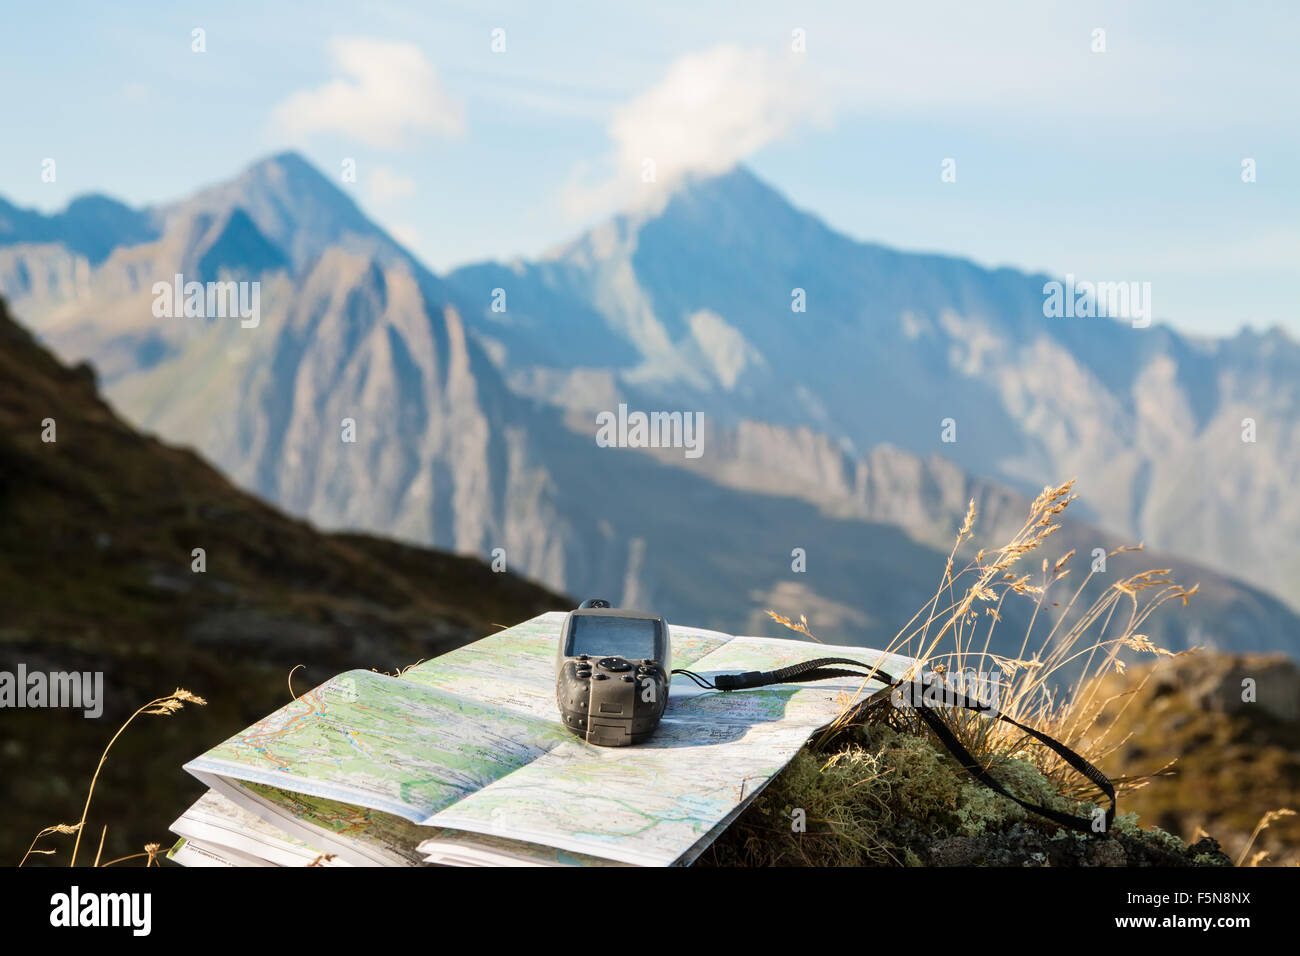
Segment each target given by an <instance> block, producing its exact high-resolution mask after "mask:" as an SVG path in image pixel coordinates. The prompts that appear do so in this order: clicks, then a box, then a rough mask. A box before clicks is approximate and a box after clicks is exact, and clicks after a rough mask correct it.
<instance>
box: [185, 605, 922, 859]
mask: <svg viewBox="0 0 1300 956" xmlns="http://www.w3.org/2000/svg"><path fill="white" fill-rule="evenodd" d="M563 621H564V614H563V613H562V612H551V613H548V614H543V615H541V616H539V617H536V618H533V619H532V620H530V621H526V622H524V623H522V624H519V625H517V626H515V627H511V628H508V629H506V630H504V631H501V632H500V633H498V634H494V635H492V636H490V637H486V638H484V639H483V640H480V641H477V642H475V643H473V644H470V645H467V646H466V647H463V648H460V649H458V650H455V651H451V652H450V653H447V654H444V655H442V656H441V657H438V658H436V659H434V660H431V661H425V662H423V663H420V664H417V665H416V666H414V667H411V668H409V669H407V670H405V671H403V672H402V673H401V674H399V675H396V676H390V675H386V674H379V673H375V672H373V671H361V670H357V671H348V672H346V673H343V674H340V675H338V676H337V677H334V678H332V679H331V680H329V681H327V682H325V683H324V684H322V685H321V686H319V687H317V688H315V689H314V690H312V691H309V692H308V693H305V694H303V695H302V696H301V697H299V698H297V699H296V700H295V701H293V702H292V703H289V704H287V705H285V706H284V707H282V708H281V709H280V710H278V711H276V712H275V713H273V714H271V715H270V716H269V717H267V718H266V719H265V720H262V721H260V722H258V723H256V724H254V725H253V726H251V727H249V728H248V729H246V730H244V731H243V732H241V733H239V734H237V735H235V736H234V737H231V738H230V739H229V740H227V741H226V742H225V743H222V744H220V745H219V746H217V747H214V748H213V749H212V750H210V751H208V752H207V753H205V754H204V755H203V756H201V757H198V758H197V759H195V760H192V761H190V762H189V763H188V764H186V765H185V769H186V770H188V771H189V772H190V773H192V774H194V776H196V777H197V778H199V780H201V781H203V782H204V783H206V784H207V785H208V786H209V787H210V788H211V792H210V793H209V794H208V795H207V796H205V797H204V798H203V799H202V800H200V801H199V802H198V803H197V804H195V806H194V807H192V808H191V809H190V810H189V811H187V812H186V813H185V814H184V815H183V816H182V817H181V818H180V819H179V820H177V821H176V823H175V824H174V825H173V830H174V831H175V832H176V833H177V834H178V835H179V836H181V837H182V840H181V842H180V843H178V844H177V846H176V848H174V849H173V854H172V855H173V858H174V859H176V860H177V861H178V862H187V863H195V864H199V863H202V865H243V864H245V863H247V862H248V860H249V859H250V858H254V859H256V860H260V861H261V862H262V863H263V865H265V864H268V863H269V864H274V865H308V864H312V865H323V864H326V863H328V864H331V865H338V864H340V863H342V864H351V865H358V866H375V865H418V864H422V863H426V862H437V863H451V864H464V865H474V864H528V863H535V864H542V865H566V864H568V865H573V864H578V865H610V864H632V865H642V866H667V865H672V864H679V865H684V864H689V863H691V862H692V861H693V860H694V859H695V858H696V857H697V856H698V855H699V854H700V853H701V852H702V851H703V850H704V849H705V848H706V847H707V846H708V845H709V843H711V842H712V841H713V839H714V838H716V837H717V835H718V834H719V833H721V832H722V831H723V830H724V829H725V828H726V826H727V825H728V824H729V823H730V822H731V821H732V820H734V819H735V817H736V816H737V815H738V814H739V813H740V812H741V810H743V809H744V807H745V806H746V805H747V804H748V803H749V802H750V801H752V800H753V798H754V797H755V796H756V795H757V794H758V792H759V791H760V790H761V789H762V788H763V787H764V786H766V785H767V783H768V782H769V781H770V780H771V779H772V777H773V776H775V775H776V774H777V773H778V772H779V771H780V770H781V769H782V768H783V767H784V766H785V765H786V763H788V762H789V760H790V759H791V758H792V757H793V756H794V754H795V753H796V752H797V751H798V750H799V748H800V747H802V746H803V744H804V743H805V742H806V741H807V740H808V738H809V736H810V735H811V734H812V733H813V732H814V731H815V730H817V729H818V728H820V727H822V726H824V725H825V724H827V723H829V722H830V721H831V720H833V719H834V718H835V717H836V716H837V715H838V714H839V713H840V712H841V711H842V710H843V709H844V708H845V706H846V705H847V704H848V703H850V702H852V701H853V700H855V699H859V698H860V696H861V695H863V694H864V693H870V692H874V691H875V690H878V689H879V688H880V687H881V686H882V685H880V684H878V683H875V682H871V683H867V682H864V681H863V680H862V679H860V678H841V679H834V680H827V681H819V682H816V683H809V684H785V685H778V686H771V687H763V688H755V689H753V690H746V691H740V692H735V693H722V692H720V691H707V690H701V689H700V688H698V687H696V686H695V685H694V684H692V683H691V682H690V681H689V680H687V679H684V678H682V677H680V676H678V677H675V678H674V680H673V684H672V687H671V691H670V696H669V702H668V708H667V712H666V714H665V716H664V719H663V721H662V723H661V724H660V726H659V728H658V730H657V731H656V732H655V734H654V736H653V737H652V738H651V739H650V740H649V741H648V742H646V743H644V744H639V745H637V746H633V747H616V748H603V747H596V746H593V745H590V744H587V743H585V742H584V741H582V740H581V739H579V738H578V737H575V736H574V735H573V734H571V733H570V732H569V731H568V730H566V729H565V727H564V726H563V724H562V723H561V722H560V715H559V712H558V711H557V709H556V703H555V657H556V648H557V644H558V641H559V634H560V627H561V625H562V623H563ZM672 654H673V666H674V667H687V668H690V669H691V670H692V671H694V672H696V673H698V674H701V675H703V676H705V677H708V676H711V675H716V674H722V673H734V672H738V671H754V670H771V669H774V668H778V667H785V666H787V665H790V664H794V663H798V662H801V661H805V660H808V659H810V658H814V657H826V656H835V657H847V658H852V659H854V660H858V661H861V662H862V663H864V664H867V665H874V664H877V663H879V664H880V666H881V667H882V668H883V669H884V670H885V671H886V672H889V673H895V674H901V673H902V672H903V671H905V670H906V668H907V665H908V663H909V662H908V661H906V660H905V659H902V658H898V657H893V656H891V655H883V654H881V653H880V652H879V651H873V650H869V649H866V648H861V647H834V646H828V645H824V644H814V643H811V642H807V641H797V640H782V639H775V638H760V637H733V636H731V635H728V634H721V633H718V632H716V631H707V630H701V629H698V628H690V627H680V626H672Z"/></svg>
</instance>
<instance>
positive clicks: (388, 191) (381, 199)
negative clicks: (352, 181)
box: [366, 166, 415, 205]
mask: <svg viewBox="0 0 1300 956" xmlns="http://www.w3.org/2000/svg"><path fill="white" fill-rule="evenodd" d="M366 191H367V193H368V194H369V196H370V201H371V202H373V203H376V204H380V205H382V204H383V203H386V202H391V201H392V200H394V199H405V198H407V197H408V196H414V195H415V180H413V179H411V177H409V176H403V175H402V174H401V173H399V172H397V171H395V170H393V169H390V168H389V167H387V166H376V167H375V170H374V172H372V173H371V174H370V176H369V177H368V178H367V179H366Z"/></svg>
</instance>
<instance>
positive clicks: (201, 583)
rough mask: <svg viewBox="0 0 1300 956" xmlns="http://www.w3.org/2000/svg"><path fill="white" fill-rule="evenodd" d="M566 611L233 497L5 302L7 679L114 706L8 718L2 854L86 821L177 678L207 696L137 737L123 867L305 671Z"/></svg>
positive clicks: (529, 593) (408, 551) (124, 799)
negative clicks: (50, 427)
mask: <svg viewBox="0 0 1300 956" xmlns="http://www.w3.org/2000/svg"><path fill="white" fill-rule="evenodd" d="M46 419H53V421H54V428H55V431H54V434H53V437H54V438H55V440H54V441H52V442H45V441H42V432H43V431H44V430H45V427H46V426H45V425H44V424H43V422H44V421H45V420H46ZM196 548H201V549H203V551H204V556H203V558H204V562H205V568H204V570H202V571H201V572H200V571H196V570H195V569H194V562H195V557H194V549H196ZM566 606H571V604H570V602H569V600H568V599H567V598H561V597H560V596H558V595H556V594H554V593H553V592H550V591H547V590H545V589H543V588H541V587H539V586H537V585H534V584H531V583H529V582H527V581H524V580H521V579H520V578H518V577H515V576H514V575H511V574H497V573H493V572H492V570H491V569H489V568H488V567H487V566H486V565H484V564H482V563H481V562H479V561H476V560H473V559H469V558H463V557H455V556H452V555H448V554H443V553H439V552H434V551H425V550H421V549H416V548H411V547H408V546H404V545H400V544H397V543H394V542H388V541H382V540H379V539H375V538H370V537H366V536H362V535H325V534H321V533H320V532H318V531H316V530H315V529H313V528H312V527H311V526H309V525H307V524H304V523H302V522H300V521H296V520H293V519H290V518H288V517H286V516H285V515H284V514H282V513H281V512H279V511H276V510H275V509H273V508H270V507H268V506H266V505H264V504H262V503H261V502H259V501H257V500H255V499H253V498H251V497H250V496H248V495H246V494H244V493H242V492H239V491H237V490H235V489H234V488H233V487H231V485H230V484H229V483H228V482H227V481H226V480H225V479H224V478H222V477H221V476H220V475H218V474H217V473H216V472H215V471H214V470H213V469H212V468H211V467H210V466H208V465H207V464H206V463H205V462H204V461H202V460H201V459H199V458H198V457H197V456H195V455H194V454H193V453H192V452H189V451H184V450H180V449H176V448H172V447H169V446H166V445H163V444H160V443H159V442H157V441H155V440H154V439H151V438H146V437H144V436H143V435H141V434H139V433H138V432H136V431H134V430H133V429H131V428H130V427H129V426H127V425H126V424H125V423H123V422H122V421H121V419H119V418H118V417H117V416H116V415H115V414H114V413H113V412H112V411H111V410H110V409H109V408H108V407H107V406H106V405H105V404H104V403H103V401H102V400H101V399H100V398H99V397H98V395H97V394H96V389H95V384H94V377H93V374H91V373H90V371H89V369H88V368H86V367H81V368H77V369H68V368H66V367H64V366H62V365H60V364H59V363H58V362H57V361H56V360H55V359H54V358H53V357H51V356H50V355H49V353H47V352H46V351H45V350H43V349H42V348H40V347H39V346H38V345H37V344H36V343H35V342H34V341H33V340H32V339H31V337H30V335H28V334H27V333H26V332H24V331H22V330H21V329H19V328H18V327H17V326H16V325H15V324H14V323H13V322H12V321H11V320H10V318H9V316H8V314H7V311H6V309H5V306H4V303H3V300H0V670H3V671H8V672H11V673H12V672H14V671H15V670H16V668H17V666H18V664H20V663H22V664H24V665H26V667H27V669H28V671H29V672H34V671H47V672H48V671H70V670H78V671H87V670H89V671H103V672H104V697H105V701H104V704H105V706H104V714H103V717H102V718H101V719H98V720H87V719H84V718H83V717H82V715H81V713H80V712H77V711H51V710H11V709H5V710H3V711H0V726H2V727H3V737H4V740H5V744H4V747H3V748H0V781H3V789H4V805H5V808H6V812H7V814H8V815H9V818H10V822H11V824H13V825H12V826H10V827H7V828H6V830H5V833H6V834H7V838H8V839H11V840H15V841H17V840H20V839H21V840H22V841H24V842H23V845H22V846H18V845H16V844H5V845H3V846H0V858H2V859H5V860H7V861H9V862H10V863H13V862H16V861H17V858H18V857H19V856H21V854H22V851H23V850H24V849H25V848H26V841H28V840H30V839H31V837H32V836H34V835H35V833H36V832H37V831H38V830H39V829H40V828H42V827H44V826H47V825H50V824H52V823H56V822H67V821H68V820H69V819H71V820H75V819H76V816H77V813H78V812H79V808H80V806H81V799H82V798H83V797H84V787H85V786H86V784H87V783H88V781H89V778H90V774H91V772H92V771H93V770H94V765H95V761H96V759H97V756H98V753H99V751H100V750H101V749H102V747H103V746H104V744H105V743H107V740H108V737H109V736H110V735H111V734H112V732H113V730H114V729H115V728H116V726H117V724H118V723H119V722H120V721H121V720H123V719H124V718H125V717H126V716H127V715H129V714H130V712H131V711H132V710H134V709H135V708H136V707H138V706H140V705H141V704H142V703H144V702H146V701H148V700H150V699H152V698H154V697H157V696H159V695H162V694H166V693H168V692H170V691H171V690H172V688H174V687H176V686H182V687H186V688H187V689H189V690H191V691H193V692H195V693H197V694H200V695H201V696H204V697H206V698H207V699H208V701H209V706H208V707H206V708H199V709H197V710H193V709H187V710H186V711H185V712H184V713H183V714H180V715H177V716H176V717H173V718H170V719H167V720H162V719H157V718H148V719H147V720H146V722H145V723H144V724H141V725H137V726H134V727H133V728H132V729H131V730H130V731H128V732H127V734H126V735H124V736H123V738H122V739H121V740H120V741H119V743H118V744H117V746H116V747H115V749H114V751H113V757H112V759H110V761H109V763H108V764H107V766H106V767H105V771H104V776H103V777H102V778H101V780H100V783H99V786H98V788H97V797H96V805H97V807H98V812H97V813H96V814H95V815H94V816H93V817H92V824H95V829H96V833H97V831H98V824H101V823H108V824H109V825H110V829H109V840H108V844H107V846H106V849H105V852H106V853H109V857H107V858H112V857H114V856H119V855H123V854H125V853H128V852H136V851H138V850H139V847H140V845H141V844H142V843H143V842H145V841H146V840H158V839H161V838H162V837H163V836H164V834H165V829H166V826H167V824H168V823H169V822H170V821H171V820H172V819H173V817H174V816H175V815H176V814H177V813H178V812H179V811H180V810H181V809H183V808H184V806H185V805H186V804H187V803H188V802H189V801H190V800H192V799H194V798H196V797H197V795H198V793H199V792H201V790H202V787H201V786H198V785H196V784H195V783H194V782H193V781H192V780H189V779H188V778H187V776H186V775H185V774H182V773H181V772H180V771H179V769H178V768H179V767H180V765H181V764H182V763H183V762H184V761H185V760H187V759H189V758H190V757H192V756H194V753H195V752H196V747H199V746H200V744H201V743H202V741H205V740H206V741H217V740H220V739H223V738H224V737H226V736H228V735H229V734H230V733H233V732H234V731H236V730H238V729H239V728H240V727H242V726H246V725H247V724H248V723H250V722H252V721H254V720H256V719H258V718H260V717H261V716H262V715H263V714H265V713H267V712H269V711H270V710H271V709H272V708H274V707H276V706H279V705H280V704H281V703H283V702H284V699H285V695H286V694H287V693H288V689H287V687H286V684H285V678H286V676H287V675H288V673H289V671H290V669H292V668H293V667H295V666H296V665H300V664H301V665H305V670H302V671H299V673H298V674H297V675H296V677H295V687H296V689H297V692H299V693H300V692H301V691H302V690H303V689H304V688H306V687H310V686H313V685H314V684H316V683H319V682H320V681H322V680H324V679H326V678H327V677H329V676H332V675H333V674H335V673H337V672H338V671H340V670H343V669H346V668H350V667H365V668H370V667H375V668H382V669H392V668H394V667H399V666H404V665H406V664H410V663H413V662H414V661H416V660H418V659H420V658H425V657H431V656H434V655H436V654H438V653H441V652H442V651H445V650H448V649H450V648H452V647H455V646H458V645H460V644H462V643H465V642H466V641H470V640H473V639H475V638H477V637H480V636H482V635H483V634H486V633H490V632H492V631H493V630H495V628H496V626H497V625H498V624H508V623H513V622H516V621H519V620H523V619H526V618H528V617H530V616H532V615H534V614H537V613H540V612H541V611H544V610H551V609H557V608H563V607H566ZM32 741H42V745H41V747H40V748H35V747H34V746H33V745H32V743H31V742H32ZM51 741H57V745H55V746H52V745H51ZM196 741H197V742H198V743H196ZM142 802H145V803H147V804H148V805H149V808H150V809H149V812H147V813H142V812H140V810H139V807H140V804H141V803H142ZM128 811H129V812H128Z"/></svg>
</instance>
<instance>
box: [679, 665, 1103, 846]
mask: <svg viewBox="0 0 1300 956" xmlns="http://www.w3.org/2000/svg"><path fill="white" fill-rule="evenodd" d="M835 665H850V666H852V667H854V668H857V669H856V670H845V669H843V667H842V666H835ZM864 672H865V673H864ZM673 673H674V674H682V675H684V676H686V677H688V678H689V679H691V680H693V681H695V683H696V684H698V685H699V686H701V687H705V688H708V689H711V690H721V691H735V690H747V689H749V688H752V687H767V686H769V685H772V684H789V683H796V682H803V681H810V680H827V679H829V678H832V677H855V678H859V679H864V678H867V677H870V678H871V679H872V680H876V681H880V682H881V683H884V684H886V685H887V686H889V687H890V688H896V687H898V686H900V685H901V684H902V681H899V680H896V679H895V678H893V677H891V676H890V675H889V674H886V673H885V672H884V671H880V670H874V669H872V668H871V667H869V666H868V665H866V664H863V663H862V662H861V661H855V660H852V659H850V658H847V657H819V658H817V659H816V660H811V661H804V662H803V663H801V664H793V665H791V666H789V667H782V668H780V669H779V670H774V671H747V672H745V673H743V674H719V675H718V676H717V677H715V678H714V679H713V682H712V683H710V682H709V681H708V679H706V678H704V677H701V676H700V675H699V674H694V673H692V672H690V671H688V670H684V669H680V668H679V669H677V670H674V671H673ZM944 698H945V703H948V704H951V705H953V706H956V707H965V708H967V709H968V710H974V711H976V712H978V713H981V714H983V715H984V716H986V717H991V718H993V719H994V720H1002V721H1006V722H1007V723H1008V724H1011V725H1012V726H1013V727H1016V728H1018V729H1020V730H1023V731H1024V732H1025V733H1027V734H1029V735H1030V736H1031V737H1033V738H1034V739H1035V740H1038V741H1040V742H1041V743H1043V744H1044V745H1046V746H1047V747H1048V748H1049V749H1051V750H1052V752H1054V753H1056V754H1057V755H1058V756H1060V757H1061V759H1062V760H1064V761H1065V762H1066V763H1067V764H1069V765H1070V766H1071V767H1072V768H1073V769H1074V770H1076V771H1078V772H1079V773H1081V774H1082V775H1083V776H1085V777H1087V778H1088V780H1089V781H1091V782H1092V783H1093V784H1094V785H1095V786H1096V787H1097V788H1098V789H1099V790H1100V791H1101V792H1102V793H1103V794H1105V795H1106V798H1107V799H1108V800H1109V801H1110V807H1109V808H1108V809H1107V810H1106V822H1105V828H1104V829H1103V830H1101V831H1098V830H1096V829H1094V827H1093V822H1092V821H1091V820H1089V819H1088V818H1087V817H1080V816H1076V815H1074V814H1071V813H1062V812H1061V811H1059V810H1053V809H1052V808H1051V807H1045V806H1042V805H1041V804H1037V803H1030V802H1029V801H1027V800H1021V799H1020V798H1019V797H1017V796H1016V795H1015V794H1013V793H1011V792H1010V791H1008V790H1007V788H1006V787H1004V786H1002V784H1001V783H999V782H998V780H997V779H996V778H995V777H994V776H993V775H992V774H990V773H989V772H988V770H986V769H985V768H984V766H983V765H982V764H980V762H979V761H978V760H976V759H975V756H974V755H973V754H972V753H971V752H970V751H969V750H967V749H966V747H965V745H963V744H962V742H961V741H960V740H958V739H957V735H956V734H955V733H953V731H952V728H951V727H949V726H948V725H947V724H946V723H944V722H943V719H942V718H941V717H940V716H939V714H938V712H937V711H936V709H935V708H933V707H931V706H929V705H928V704H927V703H926V702H925V701H924V700H910V701H909V703H910V704H911V705H912V707H913V709H915V711H916V713H917V714H918V715H919V716H920V718H921V719H922V720H924V721H925V723H926V725H927V726H928V727H929V728H930V729H931V730H932V731H934V734H935V736H936V737H938V738H939V740H940V741H941V742H942V743H943V745H944V746H945V747H947V748H948V752H949V753H951V754H952V755H953V756H954V757H956V758H957V762H958V763H960V764H961V766H962V768H963V769H964V770H966V771H968V772H969V773H970V774H971V775H972V776H974V777H975V779H976V780H978V781H979V782H980V783H982V784H984V786H986V787H988V788H989V789H990V790H992V791H993V792H994V793H1000V794H1002V796H1004V797H1006V798H1007V799H1008V800H1012V801H1014V802H1015V803H1017V804H1019V805H1020V806H1021V807H1023V808H1024V809H1026V810H1028V811H1030V812H1031V813H1037V814H1038V815H1039V816H1042V817H1045V818H1047V819H1048V820H1051V821H1052V822H1053V823H1056V824H1058V825H1060V826H1063V827H1066V828H1067V829H1070V830H1076V831H1078V832H1080V833H1087V834H1090V835H1093V836H1108V835H1109V834H1110V827H1111V824H1112V823H1114V822H1115V808H1116V800H1115V787H1114V785H1113V784H1112V783H1111V782H1110V780H1109V779H1108V778H1107V777H1106V775H1105V774H1104V773H1102V772H1101V771H1100V770H1098V769H1097V768H1096V767H1095V766H1093V765H1092V764H1091V763H1089V762H1088V761H1087V760H1085V759H1084V758H1083V757H1082V756H1081V755H1080V754H1078V753H1077V752H1075V751H1074V750H1071V749H1070V748H1069V747H1067V746H1066V745H1065V744H1063V743H1061V742H1060V741H1059V740H1057V739H1056V738H1054V737H1051V736H1049V735H1047V734H1045V733H1043V732H1041V731H1038V730H1035V729H1034V728H1032V727H1027V726H1025V725H1024V724H1022V723H1020V722H1019V721H1018V720H1013V719H1011V718H1010V717H1008V716H1006V715H1005V714H1003V713H1001V712H1000V711H998V710H997V709H995V708H993V707H991V706H990V705H988V704H986V703H983V702H981V701H977V700H971V699H970V698H969V697H967V696H965V695H964V694H957V693H955V691H954V690H953V689H952V688H949V687H945V688H944Z"/></svg>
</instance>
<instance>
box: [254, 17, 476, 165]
mask: <svg viewBox="0 0 1300 956" xmlns="http://www.w3.org/2000/svg"><path fill="white" fill-rule="evenodd" d="M331 52H332V54H333V57H334V65H335V67H336V68H337V69H338V71H339V72H340V73H342V74H343V76H342V77H339V78H337V79H333V80H330V81H329V82H328V83H326V84H325V85H324V86H320V87H317V88H316V89H313V90H300V91H299V92H297V93H294V94H293V95H291V96H290V97H289V98H288V99H286V100H285V101H284V102H282V103H280V104H279V105H278V106H277V107H276V108H275V110H274V112H273V113H272V119H273V120H274V122H275V123H276V124H277V125H279V126H280V128H281V129H282V130H284V131H285V132H286V133H288V135H290V136H292V137H302V136H308V135H311V134H313V133H322V132H328V133H339V134H341V135H343V136H346V137H349V138H351V139H354V140H358V141H360V142H362V143H366V144H368V145H371V146H377V147H380V148H393V147H398V146H401V145H402V144H403V143H404V142H405V140H406V137H407V135H408V134H410V133H429V132H432V133H440V134H442V135H444V136H459V135H460V134H461V133H463V132H464V130H465V115H464V110H463V109H462V107H461V105H460V103H459V102H457V101H456V100H454V99H453V98H452V97H451V96H450V95H448V93H447V92H446V91H445V90H444V89H443V87H442V81H441V80H440V79H439V77H438V71H437V70H435V69H434V68H433V65H432V64H431V63H429V61H428V60H426V59H425V57H424V54H423V53H421V52H420V49H419V48H418V47H416V46H415V45H414V44H410V43H392V42H387V41H384V40H372V39H367V38H365V37H339V38H336V39H335V40H334V41H333V42H332V44H331Z"/></svg>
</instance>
